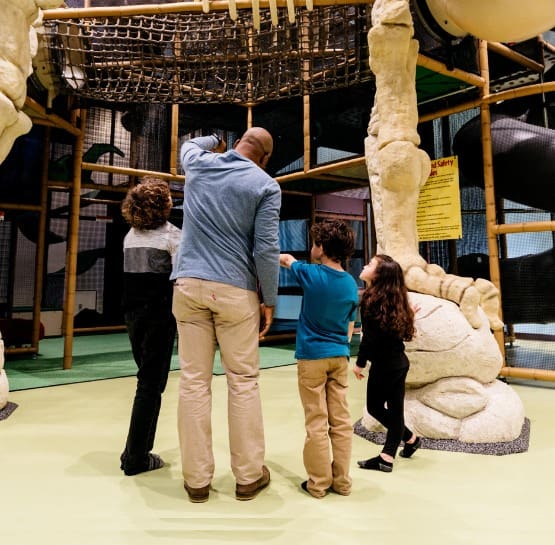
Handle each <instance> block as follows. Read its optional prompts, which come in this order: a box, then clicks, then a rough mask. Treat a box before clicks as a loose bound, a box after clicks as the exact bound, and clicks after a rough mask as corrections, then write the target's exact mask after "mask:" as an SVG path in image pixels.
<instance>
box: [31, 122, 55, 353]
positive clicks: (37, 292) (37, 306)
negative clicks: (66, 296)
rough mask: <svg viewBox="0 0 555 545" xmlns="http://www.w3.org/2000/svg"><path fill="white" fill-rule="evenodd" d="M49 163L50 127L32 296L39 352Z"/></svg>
mask: <svg viewBox="0 0 555 545" xmlns="http://www.w3.org/2000/svg"><path fill="white" fill-rule="evenodd" d="M49 162H50V127H45V129H44V140H43V148H42V176H41V182H40V183H41V186H40V212H39V232H38V237H37V249H36V252H37V253H36V255H35V289H34V294H33V337H32V341H31V344H32V347H33V348H34V349H35V350H36V351H37V352H38V351H39V337H40V311H41V307H42V289H43V280H44V263H45V252H46V217H47V214H48V164H49Z"/></svg>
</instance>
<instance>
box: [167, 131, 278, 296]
mask: <svg viewBox="0 0 555 545" xmlns="http://www.w3.org/2000/svg"><path fill="white" fill-rule="evenodd" d="M216 145H217V139H216V137H214V136H202V137H199V138H193V139H192V140H189V141H187V142H185V143H184V144H183V146H182V147H181V165H182V167H183V169H184V171H185V187H184V200H183V229H182V237H181V244H180V247H179V251H178V254H177V260H176V264H175V267H174V270H173V273H172V278H201V279H204V280H211V281H214V282H222V283H224V284H230V285H232V286H236V287H239V288H244V289H248V290H252V291H256V289H257V278H258V282H259V284H260V289H261V292H262V297H263V302H264V303H265V304H266V305H268V306H273V305H275V304H276V299H277V286H278V274H279V251H280V250H279V240H278V226H279V211H280V207H281V190H280V187H279V184H278V183H277V182H276V181H275V180H274V179H273V178H272V177H271V176H269V175H268V174H266V173H265V172H264V171H263V170H262V169H261V168H259V167H258V166H257V165H256V164H255V163H253V162H252V161H250V160H249V159H247V158H246V157H243V156H242V155H241V154H239V153H238V152H236V151H235V150H229V151H227V152H225V153H212V152H211V151H208V150H210V149H212V148H214V147H215V146H216Z"/></svg>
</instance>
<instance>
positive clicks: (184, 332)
mask: <svg viewBox="0 0 555 545" xmlns="http://www.w3.org/2000/svg"><path fill="white" fill-rule="evenodd" d="M173 313H174V316H175V318H176V321H177V331H178V335H179V339H178V350H179V362H180V367H181V377H180V382H179V402H178V429H179V443H180V447H181V462H182V468H183V477H184V479H185V482H186V483H187V485H188V486H190V487H193V488H201V487H203V486H206V485H208V484H210V482H211V480H212V477H213V475H214V455H213V452H212V422H211V411H212V389H211V382H212V372H213V365H214V355H215V351H216V343H217V344H218V345H219V348H220V355H221V360H222V365H223V367H224V370H225V373H226V377H227V387H228V405H227V407H228V427H229V446H230V451H231V452H230V454H231V468H232V471H233V474H234V475H235V479H236V481H237V483H238V484H250V483H252V482H254V481H256V480H257V479H259V478H260V477H261V476H262V465H263V463H264V427H263V422H262V408H261V403H260V391H259V387H258V376H259V354H258V331H259V324H260V305H259V301H258V296H257V294H256V293H255V292H253V291H249V290H244V289H241V288H236V287H234V286H230V285H228V284H221V283H218V282H210V281H208V280H200V279H196V278H182V279H178V280H177V281H176V284H175V289H174V295H173ZM216 422H217V424H216V425H217V426H224V425H225V424H224V421H223V415H217V416H216Z"/></svg>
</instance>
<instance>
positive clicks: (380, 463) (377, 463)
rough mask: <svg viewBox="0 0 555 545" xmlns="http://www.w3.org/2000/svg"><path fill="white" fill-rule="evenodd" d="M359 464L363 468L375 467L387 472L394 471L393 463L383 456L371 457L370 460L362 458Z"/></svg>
mask: <svg viewBox="0 0 555 545" xmlns="http://www.w3.org/2000/svg"><path fill="white" fill-rule="evenodd" d="M357 464H358V466H359V467H360V468H362V469H375V470H377V471H383V472H385V473H391V472H392V471H393V464H392V463H391V462H386V461H385V460H384V459H383V458H382V457H381V456H376V457H375V458H369V459H368V460H360V461H358V462H357Z"/></svg>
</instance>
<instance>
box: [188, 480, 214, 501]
mask: <svg viewBox="0 0 555 545" xmlns="http://www.w3.org/2000/svg"><path fill="white" fill-rule="evenodd" d="M183 486H184V488H185V490H186V491H187V494H189V499H190V500H191V501H192V502H193V503H204V502H205V501H208V494H209V493H210V485H209V484H207V485H206V486H201V487H200V488H193V487H192V486H189V485H188V484H187V483H184V484H183Z"/></svg>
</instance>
